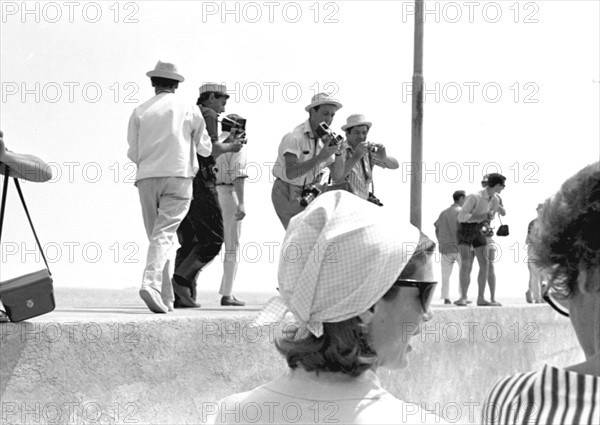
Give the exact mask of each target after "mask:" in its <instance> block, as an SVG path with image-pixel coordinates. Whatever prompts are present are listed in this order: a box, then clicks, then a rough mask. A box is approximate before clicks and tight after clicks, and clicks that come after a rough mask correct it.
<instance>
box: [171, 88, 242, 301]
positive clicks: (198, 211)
mask: <svg viewBox="0 0 600 425" xmlns="http://www.w3.org/2000/svg"><path fill="white" fill-rule="evenodd" d="M228 98H229V95H228V94H227V88H226V87H225V85H223V84H215V83H207V84H203V85H202V86H201V87H200V97H199V98H198V101H197V103H196V104H197V106H198V107H199V108H200V112H201V113H202V116H203V118H204V121H205V123H206V130H207V132H208V135H209V136H210V140H211V142H212V154H211V155H210V156H208V157H201V156H198V161H199V164H200V169H199V171H198V174H196V177H195V178H194V183H193V199H192V203H191V205H190V209H189V211H188V213H187V215H186V217H185V219H184V220H183V221H182V222H181V225H180V226H179V228H178V229H177V236H178V237H179V243H180V245H181V247H180V248H179V249H178V250H177V256H176V258H175V273H174V274H173V291H174V292H175V305H174V307H176V308H186V307H200V304H198V303H196V276H197V274H198V273H199V272H200V271H201V270H202V268H203V267H204V266H206V265H207V264H208V263H210V262H211V261H212V260H213V259H214V258H215V257H216V256H217V255H218V254H219V251H220V250H221V246H222V245H223V216H222V213H221V207H220V205H219V199H218V193H217V189H216V183H217V181H216V171H217V170H216V161H215V158H218V157H219V156H220V155H222V154H224V153H227V152H239V151H240V150H241V149H242V147H243V142H244V140H243V139H240V138H239V137H238V136H237V133H238V129H232V130H231V132H230V135H229V137H227V139H226V140H224V141H223V142H219V130H218V117H219V114H221V113H222V112H224V111H225V105H226V104H227V99H228ZM231 298H233V297H231ZM224 299H225V297H223V298H222V299H221V304H222V305H223V301H224ZM228 299H229V298H228ZM228 305H229V304H228Z"/></svg>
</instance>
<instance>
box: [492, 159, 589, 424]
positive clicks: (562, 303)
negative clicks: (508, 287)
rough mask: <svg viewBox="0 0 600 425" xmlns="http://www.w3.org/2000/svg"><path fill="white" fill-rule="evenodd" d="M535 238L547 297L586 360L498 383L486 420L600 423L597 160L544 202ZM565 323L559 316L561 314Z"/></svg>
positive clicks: (513, 422)
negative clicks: (571, 330) (572, 332)
mask: <svg viewBox="0 0 600 425" xmlns="http://www.w3.org/2000/svg"><path fill="white" fill-rule="evenodd" d="M531 241H532V243H533V244H535V248H536V249H535V252H536V260H535V263H536V265H537V266H538V267H540V268H541V269H542V270H543V271H544V272H546V274H547V276H548V277H549V282H548V285H547V286H546V289H545V291H544V296H543V298H544V299H545V300H546V301H547V302H548V303H549V304H550V306H552V307H553V308H554V309H555V310H556V311H557V312H558V313H560V314H561V315H563V316H567V317H569V319H570V320H571V324H572V325H573V328H574V329H575V333H576V335H577V339H578V340H579V343H580V345H581V348H582V349H583V352H584V354H585V358H586V360H585V361H584V362H582V363H579V364H575V365H572V366H568V367H566V368H556V367H553V366H549V365H545V366H544V367H543V368H542V370H541V371H534V372H526V373H518V374H516V375H512V376H509V377H507V378H504V379H502V380H501V381H499V382H498V383H497V384H496V385H495V386H494V388H493V389H492V391H491V392H490V394H489V396H488V398H487V400H486V403H485V404H484V411H483V422H485V423H487V424H533V423H535V424H599V423H600V165H599V163H598V162H596V163H595V164H592V165H589V166H587V167H586V168H584V169H583V170H581V171H579V173H577V174H576V175H575V176H573V177H571V178H570V179H568V180H567V181H566V182H565V183H563V185H562V187H561V189H560V191H559V192H558V193H557V194H556V195H555V196H554V197H552V198H550V199H548V200H547V201H546V203H545V204H544V205H543V207H542V213H541V216H540V217H539V223H538V226H537V227H536V229H535V230H534V231H533V235H532V236H531ZM558 320H560V319H558Z"/></svg>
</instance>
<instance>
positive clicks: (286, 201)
mask: <svg viewBox="0 0 600 425" xmlns="http://www.w3.org/2000/svg"><path fill="white" fill-rule="evenodd" d="M341 107H342V104H341V103H339V102H336V101H335V100H333V99H331V97H330V95H329V94H327V93H319V94H316V95H315V96H313V98H312V101H311V103H310V104H309V105H308V106H307V107H306V108H304V110H305V111H306V112H308V114H309V118H308V120H307V121H305V122H303V123H302V124H300V125H298V126H297V127H296V128H294V130H292V132H291V133H288V134H286V135H285V136H284V137H283V139H282V141H281V143H280V144H279V151H278V156H277V160H276V161H275V164H274V166H273V175H274V176H275V177H276V179H275V183H274V184H273V190H272V192H271V200H272V201H273V206H274V207H275V212H276V213H277V216H278V217H279V220H280V221H281V224H283V227H284V228H285V229H287V226H288V224H289V222H290V219H291V218H292V217H293V216H295V215H296V214H298V213H299V212H301V211H302V210H304V208H305V207H306V206H307V205H308V204H309V203H310V202H311V201H312V200H313V199H314V198H315V197H316V196H317V195H318V194H319V193H321V192H322V190H323V188H322V187H321V184H320V183H321V179H322V177H323V176H322V172H323V170H324V169H325V167H327V168H329V169H330V171H331V177H332V179H334V180H335V179H339V178H341V174H342V173H343V171H344V163H343V158H342V152H341V149H342V143H340V142H339V140H338V138H336V137H333V136H332V132H329V133H327V132H325V134H323V133H324V132H323V128H324V127H325V128H327V127H328V126H329V125H331V123H332V121H333V117H334V116H335V113H336V112H337V111H338V109H340V108H341ZM322 123H325V126H324V127H323V126H322V125H320V124H322ZM319 134H322V136H319Z"/></svg>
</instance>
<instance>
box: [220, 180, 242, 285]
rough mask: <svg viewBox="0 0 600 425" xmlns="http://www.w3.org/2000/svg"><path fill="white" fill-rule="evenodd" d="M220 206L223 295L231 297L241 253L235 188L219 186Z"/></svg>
mask: <svg viewBox="0 0 600 425" xmlns="http://www.w3.org/2000/svg"><path fill="white" fill-rule="evenodd" d="M217 191H218V192H219V204H220V205H221V213H222V214H223V242H224V248H225V255H224V256H222V257H221V258H223V278H222V279H221V289H219V293H220V294H221V295H231V291H232V289H233V282H234V281H235V276H236V274H237V269H238V264H239V253H240V234H241V232H242V221H241V220H236V219H235V213H236V212H237V208H238V198H237V194H236V193H235V189H234V187H233V186H228V185H219V186H217Z"/></svg>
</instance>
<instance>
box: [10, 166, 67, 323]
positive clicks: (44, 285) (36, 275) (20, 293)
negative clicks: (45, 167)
mask: <svg viewBox="0 0 600 425" xmlns="http://www.w3.org/2000/svg"><path fill="white" fill-rule="evenodd" d="M9 172H10V170H9V168H8V167H6V177H5V178H4V187H3V191H2V206H1V208H0V241H1V240H2V226H3V224H4V211H5V209H6V195H7V191H8V180H9ZM13 180H14V181H15V185H16V186H17V191H18V192H19V197H20V198H21V203H22V204H23V208H24V209H25V213H26V214H27V219H28V220H29V225H30V226H31V230H32V231H33V235H34V236H35V241H36V242H37V246H38V248H39V249H40V252H41V253H42V258H43V259H44V263H45V264H46V268H45V269H42V270H38V271H36V272H33V273H28V274H26V275H23V276H19V277H16V278H14V279H9V280H7V281H4V282H2V281H0V300H1V301H2V304H4V309H5V310H6V314H7V315H8V317H9V319H10V320H11V322H20V321H22V320H27V319H31V318H32V317H36V316H40V315H42V314H46V313H49V312H51V311H52V310H54V308H55V307H56V302H55V301H54V288H53V286H52V274H51V273H50V268H49V267H48V261H47V260H46V256H45V255H44V250H43V249H42V245H41V244H40V240H39V239H38V236H37V233H36V231H35V228H34V227H33V222H32V221H31V217H30V215H29V211H28V210H27V205H26V204H25V198H24V197H23V192H22V191H21V186H20V185H19V180H18V179H17V178H14V179H13Z"/></svg>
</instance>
